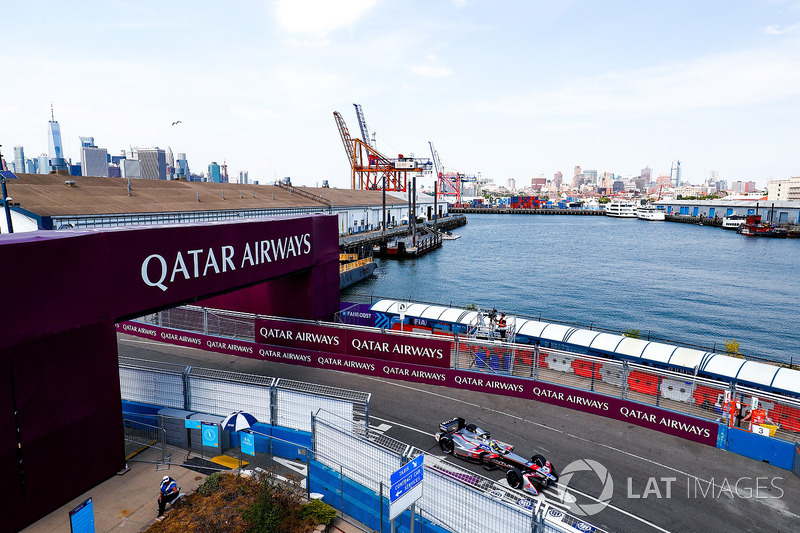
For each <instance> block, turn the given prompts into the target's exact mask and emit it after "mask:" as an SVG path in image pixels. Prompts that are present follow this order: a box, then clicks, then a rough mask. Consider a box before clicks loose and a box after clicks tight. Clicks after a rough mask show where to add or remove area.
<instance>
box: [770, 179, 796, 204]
mask: <svg viewBox="0 0 800 533" xmlns="http://www.w3.org/2000/svg"><path fill="white" fill-rule="evenodd" d="M793 200H795V201H796V200H800V176H793V177H791V178H789V179H785V180H770V181H769V182H768V183H767V201H769V202H782V201H793Z"/></svg>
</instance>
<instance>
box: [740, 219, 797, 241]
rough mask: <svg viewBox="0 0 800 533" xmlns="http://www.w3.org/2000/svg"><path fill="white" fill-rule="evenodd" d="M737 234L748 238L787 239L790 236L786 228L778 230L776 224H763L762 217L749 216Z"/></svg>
mask: <svg viewBox="0 0 800 533" xmlns="http://www.w3.org/2000/svg"><path fill="white" fill-rule="evenodd" d="M737 232H738V233H741V234H742V235H744V236H746V237H772V238H775V239H785V238H786V237H788V236H789V232H788V231H787V230H786V229H784V228H778V227H776V226H775V224H766V223H762V222H761V215H747V221H746V222H745V223H744V224H742V225H741V226H739V229H738V230H737Z"/></svg>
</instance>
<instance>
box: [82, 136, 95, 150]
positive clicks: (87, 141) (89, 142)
mask: <svg viewBox="0 0 800 533" xmlns="http://www.w3.org/2000/svg"><path fill="white" fill-rule="evenodd" d="M79 139H80V140H81V148H86V147H89V146H94V137H79Z"/></svg>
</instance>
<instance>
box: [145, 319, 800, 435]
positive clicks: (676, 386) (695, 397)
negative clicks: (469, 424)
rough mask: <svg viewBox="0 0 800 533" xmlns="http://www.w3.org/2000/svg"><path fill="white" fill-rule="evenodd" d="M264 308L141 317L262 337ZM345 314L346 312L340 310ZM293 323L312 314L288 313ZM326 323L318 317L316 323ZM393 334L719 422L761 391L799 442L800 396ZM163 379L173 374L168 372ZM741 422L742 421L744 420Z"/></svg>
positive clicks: (502, 345) (478, 361) (629, 366)
mask: <svg viewBox="0 0 800 533" xmlns="http://www.w3.org/2000/svg"><path fill="white" fill-rule="evenodd" d="M256 316H257V315H253V314H249V313H239V312H235V311H225V310H219V309H209V308H203V307H196V306H183V307H178V308H174V309H168V310H165V311H161V312H159V313H155V314H152V315H147V316H145V317H143V318H142V319H141V320H143V321H145V322H147V323H150V324H155V325H159V326H163V327H169V328H174V329H179V330H185V331H192V332H198V333H204V334H207V335H219V336H224V337H231V338H236V339H241V340H246V341H250V342H254V341H255V325H254V323H255V318H256ZM340 319H341V317H340ZM281 320H285V321H287V322H305V323H309V322H311V321H304V320H293V319H281ZM315 323H317V324H319V322H315ZM325 325H326V326H330V327H343V328H348V329H364V330H374V328H366V327H364V326H357V325H354V324H337V323H325ZM386 332H388V333H392V334H396V335H403V336H410V337H422V338H436V339H439V340H449V341H450V345H451V361H450V367H451V368H454V369H460V370H470V371H475V372H480V373H484V374H495V375H506V376H514V377H520V378H524V379H530V380H533V381H539V382H542V383H551V384H555V385H563V386H567V387H572V388H575V389H580V390H585V391H591V392H594V393H598V394H602V395H605V396H609V397H613V398H620V399H625V400H632V401H636V402H639V403H643V404H648V405H653V406H656V407H659V408H662V409H666V410H669V411H673V412H677V413H682V414H686V415H690V416H693V417H697V418H701V419H706V420H711V421H717V420H720V419H722V418H723V412H722V409H723V408H722V402H723V398H724V394H725V391H730V393H731V396H732V397H733V398H735V399H737V400H739V401H740V402H741V404H742V406H743V407H742V411H740V415H739V416H740V417H741V415H743V414H744V413H743V411H744V406H748V405H750V399H751V398H752V397H757V398H759V401H760V402H761V404H762V406H763V407H764V408H765V409H766V410H767V414H768V416H769V417H770V418H771V419H772V420H773V422H775V423H776V425H777V426H778V428H777V430H776V431H775V433H774V434H773V435H772V436H773V437H775V438H778V439H781V440H784V441H788V442H795V441H797V439H798V438H800V400H798V399H795V398H792V397H789V396H785V395H781V394H775V393H768V392H764V391H758V390H755V389H750V388H747V387H743V386H741V385H736V384H729V383H726V382H724V381H720V380H713V379H708V378H704V377H700V376H697V375H695V374H684V373H680V372H675V371H670V370H661V369H656V368H653V367H650V366H646V365H641V364H637V363H632V362H625V361H615V360H611V359H606V358H602V357H595V356H590V355H585V354H578V353H574V352H569V351H564V350H558V349H550V348H547V347H546V346H544V345H542V346H530V345H521V344H514V343H507V342H500V341H496V340H491V341H490V340H481V339H474V338H468V337H460V336H444V335H438V334H436V335H434V334H432V333H431V332H430V329H428V330H427V332H426V331H425V330H424V329H423V328H414V331H397V330H386ZM164 379H167V378H166V376H165V377H164ZM737 423H738V422H737Z"/></svg>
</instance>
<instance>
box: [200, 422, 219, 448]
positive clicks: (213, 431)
mask: <svg viewBox="0 0 800 533" xmlns="http://www.w3.org/2000/svg"><path fill="white" fill-rule="evenodd" d="M203 446H210V447H211V448H218V447H219V428H218V427H217V426H215V425H214V424H203Z"/></svg>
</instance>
